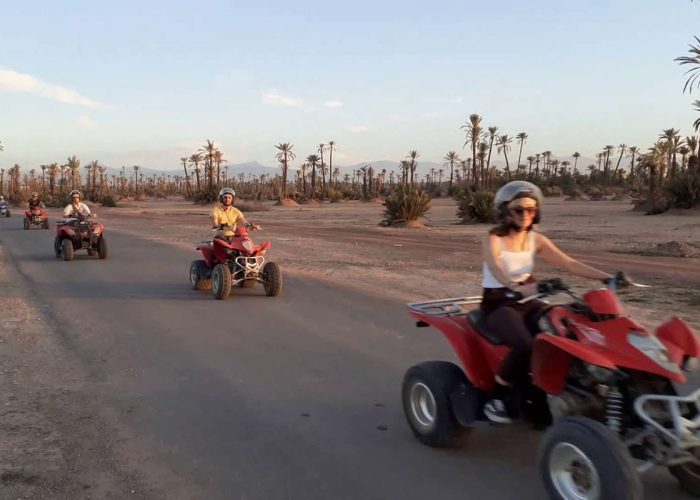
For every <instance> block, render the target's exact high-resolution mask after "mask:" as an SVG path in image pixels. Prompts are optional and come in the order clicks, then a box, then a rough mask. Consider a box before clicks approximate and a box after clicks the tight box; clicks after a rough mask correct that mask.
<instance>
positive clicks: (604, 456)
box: [402, 273, 700, 500]
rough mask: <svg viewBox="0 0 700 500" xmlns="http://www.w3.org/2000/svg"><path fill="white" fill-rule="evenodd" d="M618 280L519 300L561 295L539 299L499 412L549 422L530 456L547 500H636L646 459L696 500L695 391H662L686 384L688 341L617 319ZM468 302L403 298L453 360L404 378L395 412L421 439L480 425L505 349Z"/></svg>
mask: <svg viewBox="0 0 700 500" xmlns="http://www.w3.org/2000/svg"><path fill="white" fill-rule="evenodd" d="M630 284H632V283H630V282H629V281H628V280H627V278H625V277H624V275H623V274H622V273H618V275H617V276H616V277H615V278H613V279H610V280H608V281H607V287H606V288H603V289H600V290H592V291H589V292H587V293H585V294H583V296H578V295H577V294H575V293H574V292H573V291H571V290H570V289H569V288H567V287H566V286H565V285H564V284H562V282H561V281H560V280H547V281H542V282H540V283H539V284H538V294H537V295H535V296H533V297H528V298H525V299H523V301H527V300H532V299H545V298H547V297H550V296H554V295H556V294H567V295H568V296H569V297H570V298H571V300H570V301H568V302H567V303H563V304H547V305H546V307H545V308H544V309H543V310H542V311H541V312H540V314H539V315H538V317H537V318H535V319H534V321H533V323H534V325H535V328H533V331H536V332H538V333H539V335H537V337H536V338H535V341H534V345H533V354H532V361H531V373H532V380H531V382H528V383H527V384H526V385H527V386H526V387H521V388H518V389H517V390H516V392H517V394H516V395H514V398H513V399H515V400H519V401H516V403H519V404H515V405H514V404H513V401H509V402H508V403H507V406H508V410H509V412H510V413H511V416H514V417H515V416H518V415H525V414H526V413H527V412H528V411H529V413H530V414H531V415H537V414H539V415H543V414H544V415H546V418H548V419H549V420H550V423H551V422H552V421H553V423H552V424H551V427H549V429H548V430H547V432H546V433H545V434H544V437H543V439H542V442H541V445H540V450H539V459H538V460H539V469H540V474H541V476H542V479H543V481H544V484H545V487H546V489H547V492H548V493H549V495H550V497H551V498H556V499H567V500H568V499H601V500H608V499H615V500H617V499H625V500H637V499H641V498H642V485H641V482H640V478H639V473H641V472H644V471H646V470H648V469H650V468H652V467H653V466H655V465H660V466H663V467H668V469H669V471H670V472H671V474H673V475H674V476H675V477H676V478H677V479H678V481H679V482H680V485H681V488H682V489H684V490H686V491H687V492H689V493H691V494H692V495H694V496H700V389H697V390H695V391H694V392H693V393H692V394H691V395H689V396H685V397H681V396H679V395H678V394H677V392H676V389H675V387H674V383H679V384H682V383H685V382H686V377H685V375H684V374H683V371H691V370H693V369H695V368H696V367H697V364H698V357H700V341H699V339H698V337H697V335H696V334H695V333H694V332H693V331H692V330H691V329H690V327H689V326H688V325H687V324H686V323H684V322H683V321H682V320H680V319H678V318H672V319H670V320H668V321H666V322H665V323H663V324H662V325H660V326H659V327H658V328H657V329H656V333H655V334H650V333H648V332H647V331H646V330H645V328H644V327H643V326H642V325H640V324H639V323H637V322H635V321H634V320H632V319H631V318H629V317H627V316H624V315H623V314H622V307H621V305H620V302H619V301H618V298H617V295H616V290H617V288H619V287H621V286H626V285H630ZM638 286H641V285H638ZM480 301H481V298H480V297H460V298H454V299H445V300H436V301H430V302H422V303H413V304H409V308H410V309H411V313H410V314H411V316H412V317H413V318H415V319H416V320H417V323H416V325H417V326H419V327H427V326H433V327H435V328H437V329H438V330H440V331H441V332H442V333H443V335H444V336H445V337H446V338H447V340H448V341H449V342H450V344H451V345H452V347H453V349H454V350H455V352H456V354H457V357H458V358H459V361H460V363H461V364H462V367H461V368H460V367H459V366H457V365H455V364H453V363H449V362H445V361H429V362H425V363H421V364H418V365H416V366H413V367H411V368H410V369H409V370H408V371H407V373H406V375H405V377H404V381H403V388H402V401H403V408H404V412H405V415H406V419H407V420H408V424H409V426H410V427H411V429H412V430H413V433H414V434H415V436H416V437H417V438H418V439H419V440H420V441H421V442H423V443H424V444H426V445H428V446H435V447H439V446H454V445H456V444H457V439H458V438H461V437H462V436H460V434H463V431H466V430H467V429H468V428H470V427H472V426H473V425H474V423H475V422H476V421H477V420H485V417H484V414H483V405H484V403H485V402H486V401H487V400H488V399H489V394H490V393H491V392H492V391H493V389H494V385H495V383H496V382H495V373H496V372H497V370H498V368H499V367H500V365H501V362H502V361H503V358H504V357H505V356H506V354H507V353H508V350H509V348H508V347H507V346H505V345H501V342H500V340H499V338H498V337H497V336H496V335H494V334H493V333H492V332H489V330H488V329H487V328H485V327H484V324H483V322H482V318H481V312H480V310H479V309H474V310H471V311H467V310H465V309H464V306H467V305H473V304H478V303H479V302H480ZM538 396H539V397H538ZM513 406H515V408H513ZM537 407H539V408H537ZM538 409H539V410H540V411H539V412H538V411H537V410H538Z"/></svg>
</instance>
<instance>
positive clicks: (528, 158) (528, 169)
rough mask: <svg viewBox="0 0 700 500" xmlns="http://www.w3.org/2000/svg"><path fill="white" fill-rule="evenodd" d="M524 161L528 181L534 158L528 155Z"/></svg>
mask: <svg viewBox="0 0 700 500" xmlns="http://www.w3.org/2000/svg"><path fill="white" fill-rule="evenodd" d="M525 159H526V160H527V178H528V179H529V178H530V176H531V175H532V163H533V162H534V161H535V157H534V156H532V155H530V156H528V157H527V158H525Z"/></svg>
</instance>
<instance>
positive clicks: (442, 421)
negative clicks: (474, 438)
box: [401, 361, 469, 447]
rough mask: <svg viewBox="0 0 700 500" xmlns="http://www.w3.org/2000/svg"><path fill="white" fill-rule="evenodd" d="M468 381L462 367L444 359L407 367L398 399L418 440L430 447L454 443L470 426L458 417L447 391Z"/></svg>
mask: <svg viewBox="0 0 700 500" xmlns="http://www.w3.org/2000/svg"><path fill="white" fill-rule="evenodd" d="M464 383H467V384H468V383H469V381H468V380H467V377H466V376H465V375H464V372H463V371H462V369H461V368H460V367H459V366H457V365H455V364H454V363H449V362H447V361H428V362H425V363H421V364H419V365H415V366H413V367H411V368H409V369H408V371H407V372H406V375H405V376H404V379H403V387H402V388H401V400H402V402H403V410H404V415H405V416H406V420H407V421H408V425H409V427H410V428H411V430H412V431H413V434H414V435H415V436H416V438H418V440H419V441H420V442H422V443H423V444H426V445H428V446H432V447H453V446H456V445H457V444H459V443H460V442H461V441H462V439H463V438H464V437H465V436H466V434H467V433H468V431H469V429H468V428H466V427H462V426H461V425H460V424H459V422H458V421H457V417H456V416H455V412H454V408H453V407H452V402H451V398H450V395H451V394H452V393H453V392H456V391H458V390H459V387H460V384H464Z"/></svg>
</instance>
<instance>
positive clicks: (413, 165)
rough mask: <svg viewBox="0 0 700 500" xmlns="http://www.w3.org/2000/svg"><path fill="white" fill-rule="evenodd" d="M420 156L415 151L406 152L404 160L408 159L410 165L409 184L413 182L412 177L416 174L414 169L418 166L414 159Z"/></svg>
mask: <svg viewBox="0 0 700 500" xmlns="http://www.w3.org/2000/svg"><path fill="white" fill-rule="evenodd" d="M419 156H420V153H419V152H418V151H416V150H415V149H412V150H411V151H409V152H408V155H407V156H406V158H408V159H409V161H410V163H411V184H413V181H414V175H415V173H416V167H417V166H418V162H416V159H417V158H418V157H419Z"/></svg>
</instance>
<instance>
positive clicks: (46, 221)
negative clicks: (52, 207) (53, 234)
mask: <svg viewBox="0 0 700 500" xmlns="http://www.w3.org/2000/svg"><path fill="white" fill-rule="evenodd" d="M41 227H43V228H44V229H48V228H49V219H44V222H42V223H41Z"/></svg>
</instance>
